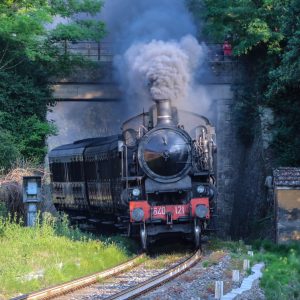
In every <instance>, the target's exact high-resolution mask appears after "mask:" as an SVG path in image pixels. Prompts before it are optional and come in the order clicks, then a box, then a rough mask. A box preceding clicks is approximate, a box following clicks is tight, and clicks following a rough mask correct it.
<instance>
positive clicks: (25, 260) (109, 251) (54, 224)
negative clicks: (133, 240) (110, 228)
mask: <svg viewBox="0 0 300 300" xmlns="http://www.w3.org/2000/svg"><path fill="white" fill-rule="evenodd" d="M0 248H1V252H0V270H1V272H0V282H1V285H0V298H1V299H2V297H5V298H6V297H12V296H15V295H17V294H19V293H28V292H31V291H34V290H37V289H41V288H43V287H47V286H50V285H54V284H58V283H62V282H66V281H69V280H72V279H74V278H78V277H81V276H84V275H88V274H90V273H94V272H99V271H102V270H104V269H107V268H111V267H113V266H115V265H117V264H120V263H122V262H124V261H125V260H127V259H128V258H129V256H128V254H127V253H126V251H125V250H124V245H123V247H122V246H120V245H117V244H116V243H114V242H111V241H107V239H105V238H101V240H99V239H97V238H96V237H95V236H92V235H91V234H85V233H82V232H81V231H79V230H78V229H72V228H71V227H69V224H68V221H67V219H66V217H63V216H62V217H61V218H59V219H57V218H53V217H52V216H51V215H50V214H47V215H45V216H44V217H43V221H41V222H37V224H36V226H35V227H33V228H28V227H23V226H22V224H19V223H17V222H16V221H15V220H13V219H12V218H10V217H8V218H3V217H0ZM38 274H40V276H38Z"/></svg>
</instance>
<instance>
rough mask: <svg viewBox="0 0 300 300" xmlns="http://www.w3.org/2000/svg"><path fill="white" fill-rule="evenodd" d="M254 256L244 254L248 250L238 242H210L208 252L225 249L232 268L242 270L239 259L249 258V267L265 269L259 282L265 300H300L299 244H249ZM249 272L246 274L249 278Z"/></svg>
mask: <svg viewBox="0 0 300 300" xmlns="http://www.w3.org/2000/svg"><path fill="white" fill-rule="evenodd" d="M252 246H253V248H254V256H253V257H249V256H248V255H247V251H248V250H249V249H248V247H247V246H246V245H245V244H244V243H243V242H242V241H238V242H234V241H222V240H218V239H214V240H211V241H210V242H209V244H208V249H209V250H212V251H217V250H218V249H223V250H228V251H229V252H230V256H231V267H232V269H239V270H240V271H241V270H242V262H243V259H245V258H248V259H250V262H251V264H252V265H253V264H255V263H257V262H264V263H265V269H264V271H263V276H262V278H261V281H260V286H261V287H262V289H263V290H264V293H265V296H266V299H267V300H278V299H280V300H299V299H300V243H299V242H298V243H294V244H289V245H275V244H274V243H272V242H269V241H257V242H254V243H253V245H252ZM213 264H214V260H209V259H208V260H207V261H204V262H203V266H204V267H206V266H208V267H209V266H211V265H213ZM250 273H251V270H250V269H249V270H247V272H246V274H247V275H250Z"/></svg>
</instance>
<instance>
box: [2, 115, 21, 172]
mask: <svg viewBox="0 0 300 300" xmlns="http://www.w3.org/2000/svg"><path fill="white" fill-rule="evenodd" d="M0 116H1V115H0ZM19 155H20V153H19V151H18V148H17V146H16V142H14V137H13V136H12V134H10V133H9V132H8V131H5V130H2V129H0V166H1V167H2V168H4V169H8V168H9V167H10V166H11V164H12V163H13V162H14V161H16V160H17V158H18V157H19Z"/></svg>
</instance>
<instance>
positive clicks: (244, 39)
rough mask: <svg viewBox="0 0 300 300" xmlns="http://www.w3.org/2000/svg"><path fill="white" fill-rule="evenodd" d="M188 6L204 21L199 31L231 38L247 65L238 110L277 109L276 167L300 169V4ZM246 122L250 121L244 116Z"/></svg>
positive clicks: (247, 1) (260, 1)
mask: <svg viewBox="0 0 300 300" xmlns="http://www.w3.org/2000/svg"><path fill="white" fill-rule="evenodd" d="M188 2H189V6H190V8H191V10H192V12H193V13H194V15H195V17H196V18H201V19H202V20H203V22H202V24H203V28H201V29H200V30H201V31H202V34H203V35H204V36H205V37H206V39H207V40H210V41H212V42H223V41H224V39H225V38H227V37H228V36H229V37H230V39H231V42H232V43H233V49H234V51H233V53H234V55H236V56H240V57H241V58H243V60H244V61H246V63H247V64H248V70H249V80H250V81H249V86H248V87H246V92H247V94H248V95H247V97H245V99H246V100H245V101H244V102H243V103H239V106H241V107H243V110H244V111H245V112H249V111H251V112H254V110H256V111H257V112H258V107H259V106H261V105H264V106H269V107H271V108H272V109H273V110H274V112H275V116H276V118H275V124H274V126H273V133H274V139H273V149H274V152H275V156H276V164H280V165H299V164H300V132H299V130H298V128H299V125H300V121H299V120H300V118H299V113H300V101H299V96H298V95H299V94H300V2H299V1H297V0H229V1H223V0H203V1H200V0H189V1H188ZM200 2H201V3H202V8H201V9H199V3H200ZM251 74H252V76H251ZM249 87H251V89H250V88H249ZM258 95H259V96H258ZM251 99H252V100H251ZM241 101H243V100H241ZM244 120H248V119H247V116H246V115H245V118H244ZM245 125H246V124H245ZM242 127H243V126H242ZM248 127H249V126H248ZM245 128H246V127H245Z"/></svg>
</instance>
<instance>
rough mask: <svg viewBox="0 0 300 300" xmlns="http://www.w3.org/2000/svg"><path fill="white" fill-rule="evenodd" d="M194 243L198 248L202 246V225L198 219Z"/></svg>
mask: <svg viewBox="0 0 300 300" xmlns="http://www.w3.org/2000/svg"><path fill="white" fill-rule="evenodd" d="M194 244H195V248H196V249H199V248H201V226H200V224H199V222H198V221H197V219H195V222H194Z"/></svg>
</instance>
